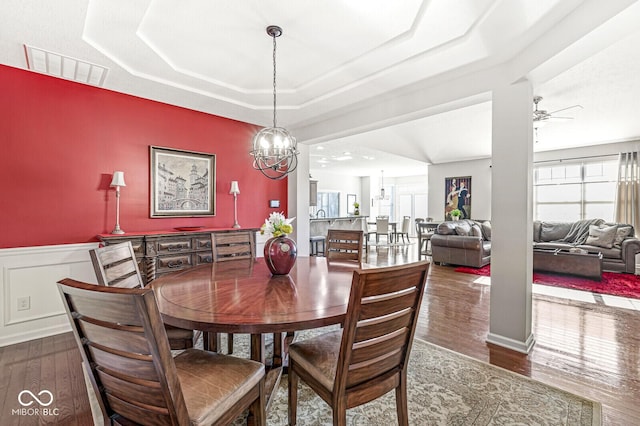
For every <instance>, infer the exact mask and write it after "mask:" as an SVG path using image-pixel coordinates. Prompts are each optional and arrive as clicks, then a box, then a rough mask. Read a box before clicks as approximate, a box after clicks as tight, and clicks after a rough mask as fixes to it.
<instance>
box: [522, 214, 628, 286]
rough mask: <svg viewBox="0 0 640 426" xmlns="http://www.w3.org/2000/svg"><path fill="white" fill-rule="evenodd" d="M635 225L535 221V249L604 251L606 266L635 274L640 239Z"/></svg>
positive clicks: (597, 220) (603, 265) (605, 268)
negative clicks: (637, 236)
mask: <svg viewBox="0 0 640 426" xmlns="http://www.w3.org/2000/svg"><path fill="white" fill-rule="evenodd" d="M634 234H635V233H634V229H633V227H632V226H631V225H627V224H620V223H607V222H605V221H604V220H602V219H592V220H582V221H577V222H541V221H535V222H534V223H533V248H534V249H565V250H568V249H571V248H574V247H575V248H579V249H582V250H586V251H588V252H589V253H602V269H603V270H605V271H613V272H626V273H630V274H633V273H635V270H636V254H638V253H640V240H639V239H637V238H635V237H634Z"/></svg>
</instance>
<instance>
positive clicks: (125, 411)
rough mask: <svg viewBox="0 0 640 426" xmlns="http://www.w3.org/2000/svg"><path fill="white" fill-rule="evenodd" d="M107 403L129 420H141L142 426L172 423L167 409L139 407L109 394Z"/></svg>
mask: <svg viewBox="0 0 640 426" xmlns="http://www.w3.org/2000/svg"><path fill="white" fill-rule="evenodd" d="M107 401H108V402H109V405H110V406H111V407H112V408H113V410H114V411H116V412H117V413H119V414H120V415H121V416H122V417H125V418H127V419H140V420H139V422H140V424H144V425H163V424H173V423H170V417H169V413H168V411H167V410H166V409H161V408H158V407H153V406H139V405H135V404H131V403H129V402H127V401H125V400H123V399H120V398H117V397H116V396H114V395H112V394H107Z"/></svg>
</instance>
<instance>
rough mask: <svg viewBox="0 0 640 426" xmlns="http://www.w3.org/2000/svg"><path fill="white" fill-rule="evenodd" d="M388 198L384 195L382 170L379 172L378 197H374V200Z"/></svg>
mask: <svg viewBox="0 0 640 426" xmlns="http://www.w3.org/2000/svg"><path fill="white" fill-rule="evenodd" d="M388 199H389V196H388V195H386V194H385V193H384V170H380V195H377V196H376V200H388Z"/></svg>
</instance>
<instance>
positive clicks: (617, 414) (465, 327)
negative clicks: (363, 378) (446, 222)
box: [0, 244, 640, 426]
mask: <svg viewBox="0 0 640 426" xmlns="http://www.w3.org/2000/svg"><path fill="white" fill-rule="evenodd" d="M414 251H415V244H414V245H413V246H409V247H405V248H400V249H394V248H391V249H388V251H387V250H380V252H379V253H376V249H370V250H369V253H368V255H367V256H368V261H370V262H376V261H377V262H379V263H390V264H392V263H400V262H406V261H411V260H415V259H416V255H415V252H414ZM476 281H483V280H479V277H478V276H475V275H470V274H459V273H456V272H454V271H453V268H452V267H447V266H438V265H432V266H431V268H430V271H429V281H428V283H427V290H426V294H425V298H424V301H423V306H422V311H421V316H420V322H419V325H418V329H417V334H416V335H417V337H419V338H421V339H424V340H427V341H429V342H432V343H434V344H437V345H440V346H443V347H446V348H448V349H451V350H454V351H456V352H459V353H462V354H465V355H468V356H471V357H473V358H477V359H479V360H482V361H486V362H490V363H491V364H494V365H497V366H500V367H502V368H505V369H508V370H511V371H514V372H517V373H520V374H523V375H526V376H529V377H531V378H533V379H535V380H539V381H541V382H544V383H547V384H549V385H552V386H555V387H558V388H560V389H563V390H566V391H569V392H572V393H575V394H578V395H582V396H585V397H587V398H591V399H594V400H596V401H599V402H601V403H602V405H603V424H604V425H621V426H622V425H624V426H627V425H637V424H640V406H639V404H638V401H640V311H634V310H627V309H619V308H615V307H610V306H606V305H604V304H602V303H586V302H579V301H575V300H568V299H562V298H556V297H550V296H547V295H537V294H534V299H533V332H534V335H535V338H536V344H535V346H534V348H533V350H532V352H531V353H530V354H529V355H524V354H520V353H517V352H513V351H510V350H507V349H503V348H501V347H498V346H494V345H489V344H487V343H486V342H485V339H486V335H487V333H488V330H489V298H490V287H489V286H488V285H484V284H478V283H477V282H476ZM484 281H486V279H485V280H484ZM23 389H47V390H49V391H51V393H52V394H53V397H54V401H53V403H52V404H51V405H50V406H49V408H57V409H58V415H41V416H40V417H39V418H38V417H33V416H20V415H15V414H13V415H12V409H16V408H18V407H19V404H18V403H17V397H18V394H19V393H20V392H21V391H22V390H23ZM26 399H27V398H25V400H26ZM39 424H65V425H82V426H84V425H89V424H91V412H90V409H89V401H88V399H87V396H86V391H85V384H84V378H83V376H82V371H81V368H80V355H79V352H78V350H77V347H76V344H75V341H74V340H73V337H72V335H71V334H70V333H66V334H61V335H57V336H52V337H47V338H44V339H37V340H33V341H30V342H25V343H20V344H17V345H12V346H7V347H3V348H0V425H3V426H5V425H39Z"/></svg>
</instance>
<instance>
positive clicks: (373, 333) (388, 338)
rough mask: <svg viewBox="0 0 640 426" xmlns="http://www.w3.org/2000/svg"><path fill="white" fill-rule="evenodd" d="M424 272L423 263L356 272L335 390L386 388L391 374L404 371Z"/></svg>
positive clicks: (419, 301) (344, 329)
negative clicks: (362, 386)
mask: <svg viewBox="0 0 640 426" xmlns="http://www.w3.org/2000/svg"><path fill="white" fill-rule="evenodd" d="M428 270H429V263H428V262H427V261H422V262H416V263H412V264H408V265H399V266H391V267H385V268H371V269H364V270H356V271H354V273H353V282H352V285H351V294H350V296H349V306H348V308H347V316H346V318H345V322H344V328H343V332H342V341H341V344H340V353H339V355H338V362H337V366H338V367H337V371H336V379H335V382H334V389H341V388H345V389H346V392H347V393H349V389H350V388H354V387H355V386H357V385H358V384H361V383H363V382H365V381H370V380H371V381H373V382H372V383H375V380H378V381H379V382H380V386H383V387H386V386H389V383H388V382H386V380H387V378H388V377H389V375H390V374H392V372H394V371H395V372H396V373H397V372H400V371H406V366H407V362H408V357H409V352H410V349H411V343H412V340H413V336H414V333H415V327H416V323H417V317H418V314H419V310H420V305H421V302H422V295H423V293H424V286H425V283H426V280H427V272H428ZM396 373H393V374H396ZM383 381H384V382H385V383H384V385H383V384H382V382H383ZM371 386H375V385H373V384H372V385H371Z"/></svg>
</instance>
